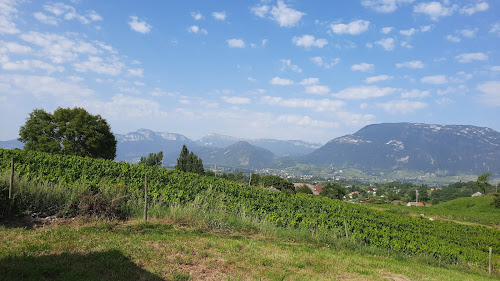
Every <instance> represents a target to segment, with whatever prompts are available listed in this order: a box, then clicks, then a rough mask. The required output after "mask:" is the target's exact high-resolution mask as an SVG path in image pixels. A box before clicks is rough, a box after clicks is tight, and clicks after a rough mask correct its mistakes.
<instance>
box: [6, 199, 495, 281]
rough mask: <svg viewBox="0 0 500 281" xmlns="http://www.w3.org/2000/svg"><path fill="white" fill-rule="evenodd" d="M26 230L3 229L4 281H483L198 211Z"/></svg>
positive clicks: (320, 236)
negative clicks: (369, 280)
mask: <svg viewBox="0 0 500 281" xmlns="http://www.w3.org/2000/svg"><path fill="white" fill-rule="evenodd" d="M0 225H1V224H0ZM32 226H33V225H31V224H26V225H21V226H20V225H18V226H17V227H15V226H12V225H10V224H8V223H5V222H4V223H3V226H0V245H2V247H0V272H2V274H0V280H14V281H15V280H204V279H211V280H224V279H226V280H248V279H250V280H261V279H262V280H336V279H355V280H367V279H372V280H488V279H489V278H487V276H486V272H484V271H480V270H478V269H474V268H469V267H468V266H467V265H459V266H454V265H449V264H439V262H438V261H436V260H435V259H431V258H428V257H426V256H407V255H403V254H400V253H392V252H388V251H387V250H385V249H380V248H374V247H366V246H363V245H359V244H357V243H355V242H353V241H349V240H346V239H335V238H333V237H331V236H329V235H328V234H326V233H312V234H311V233H310V232H307V231H304V230H298V229H283V228H277V227H274V226H272V225H270V224H266V223H264V222H259V221H257V220H255V219H253V218H250V217H245V216H239V217H235V216H230V215H228V214H221V213H202V212H199V211H197V208H196V205H195V204H191V205H188V206H179V205H177V206H172V207H170V208H168V209H165V210H164V211H163V213H162V214H161V217H156V218H153V219H152V220H150V221H149V222H147V223H145V222H143V221H142V220H140V219H132V220H128V221H120V222H117V221H115V222H109V221H99V220H94V219H88V218H80V219H60V220H57V221H56V222H55V223H52V224H51V225H45V226H36V227H32ZM495 270H496V271H495V274H496V276H497V277H498V276H499V275H500V272H499V271H498V270H497V269H495Z"/></svg>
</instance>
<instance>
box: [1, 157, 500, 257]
mask: <svg viewBox="0 0 500 281" xmlns="http://www.w3.org/2000/svg"><path fill="white" fill-rule="evenodd" d="M11 157H14V158H15V159H16V164H15V170H16V172H17V173H18V174H19V175H20V176H23V177H26V178H27V179H30V180H35V181H47V182H51V183H57V184H59V185H60V186H61V187H66V188H68V189H74V188H76V187H77V186H79V185H81V184H84V186H89V187H91V190H94V189H95V188H96V187H99V186H101V185H104V186H109V187H113V186H116V185H120V186H124V187H126V195H129V196H131V197H133V196H143V195H142V194H143V190H142V187H143V185H144V174H145V173H146V172H147V173H148V183H149V184H148V191H149V196H150V198H151V200H153V201H154V202H163V204H167V205H173V204H185V203H189V202H195V199H196V198H198V199H197V200H199V201H198V202H196V204H199V205H200V206H206V207H208V208H211V209H213V210H220V211H221V212H224V213H228V214H246V215H249V216H254V217H256V218H258V219H262V220H265V221H269V222H270V223H272V224H273V225H276V226H278V227H286V228H297V229H307V230H314V231H325V232H328V233H329V234H330V235H331V236H333V237H344V235H345V229H344V227H345V226H344V219H343V218H344V217H345V218H346V220H347V228H348V233H349V238H350V239H353V240H355V241H356V242H357V243H358V244H367V245H374V246H378V247H383V248H386V249H390V250H391V251H395V252H403V253H408V254H419V253H426V254H429V255H432V256H434V257H436V258H438V259H440V260H441V261H446V262H451V263H466V262H471V263H475V264H479V265H482V266H484V264H485V263H487V253H488V248H489V247H492V248H493V249H494V250H493V251H494V253H495V254H496V255H498V254H499V253H500V232H499V231H498V230H495V229H489V228H486V227H478V226H471V225H460V224H456V223H450V222H442V221H429V220H425V219H418V218H412V217H405V216H401V215H398V214H392V213H388V212H380V211H375V210H371V209H368V208H365V207H363V206H359V205H355V204H350V203H347V202H343V201H340V200H332V199H330V198H327V197H323V196H309V195H305V194H295V195H288V194H284V193H279V192H269V191H267V190H262V189H259V188H251V187H248V186H245V185H239V184H235V183H233V182H228V181H225V180H222V179H219V178H215V177H206V176H200V175H197V174H193V173H184V172H180V171H176V170H166V169H161V168H158V167H150V166H145V165H130V164H127V163H116V162H112V161H107V160H101V159H90V158H82V157H76V156H62V155H51V154H46V153H40V152H31V151H23V150H5V149H0V170H2V171H5V170H8V169H9V167H10V158H11ZM263 178H264V177H263ZM102 193H103V194H104V193H105V192H104V191H103V192H102ZM2 196H5V195H2ZM490 206H491V205H490Z"/></svg>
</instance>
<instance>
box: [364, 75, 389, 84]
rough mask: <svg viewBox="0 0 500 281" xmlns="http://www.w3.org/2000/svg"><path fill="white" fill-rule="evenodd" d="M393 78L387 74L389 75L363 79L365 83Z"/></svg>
mask: <svg viewBox="0 0 500 281" xmlns="http://www.w3.org/2000/svg"><path fill="white" fill-rule="evenodd" d="M393 78H394V76H389V75H378V76H371V77H367V78H366V79H365V83H377V82H380V81H387V80H392V79H393Z"/></svg>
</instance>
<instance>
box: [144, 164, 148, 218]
mask: <svg viewBox="0 0 500 281" xmlns="http://www.w3.org/2000/svg"><path fill="white" fill-rule="evenodd" d="M144 181H145V184H144V221H148V173H146V176H145V177H144Z"/></svg>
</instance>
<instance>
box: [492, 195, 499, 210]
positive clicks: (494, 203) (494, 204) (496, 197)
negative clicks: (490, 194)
mask: <svg viewBox="0 0 500 281" xmlns="http://www.w3.org/2000/svg"><path fill="white" fill-rule="evenodd" d="M493 206H495V208H500V192H497V193H495V198H494V199H493Z"/></svg>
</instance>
